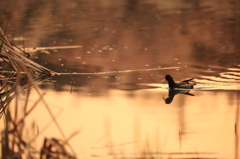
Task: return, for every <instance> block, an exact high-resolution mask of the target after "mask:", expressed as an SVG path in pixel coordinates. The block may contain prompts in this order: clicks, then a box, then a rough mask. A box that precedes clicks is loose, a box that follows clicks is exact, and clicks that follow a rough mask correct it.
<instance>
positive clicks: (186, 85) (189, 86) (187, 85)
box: [164, 75, 196, 89]
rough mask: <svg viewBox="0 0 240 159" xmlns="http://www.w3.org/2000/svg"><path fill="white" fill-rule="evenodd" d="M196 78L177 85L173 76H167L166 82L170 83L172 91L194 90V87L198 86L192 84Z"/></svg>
mask: <svg viewBox="0 0 240 159" xmlns="http://www.w3.org/2000/svg"><path fill="white" fill-rule="evenodd" d="M193 79H194V78H191V79H188V80H184V81H181V82H180V83H175V82H174V80H173V78H172V76H170V75H165V78H164V80H167V81H168V86H169V88H170V89H174V88H183V89H193V86H194V85H196V83H190V82H191V81H192V80H193Z"/></svg>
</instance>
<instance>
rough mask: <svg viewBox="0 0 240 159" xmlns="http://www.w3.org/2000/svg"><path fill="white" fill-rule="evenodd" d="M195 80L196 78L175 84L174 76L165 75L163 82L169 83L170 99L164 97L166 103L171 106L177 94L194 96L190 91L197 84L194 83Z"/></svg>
mask: <svg viewBox="0 0 240 159" xmlns="http://www.w3.org/2000/svg"><path fill="white" fill-rule="evenodd" d="M193 79H194V78H191V79H188V80H184V81H181V82H180V83H175V82H174V80H173V78H172V76H170V75H165V77H164V79H163V81H167V82H168V86H169V92H168V97H167V98H164V96H163V100H164V101H165V103H166V104H170V103H171V102H172V101H173V98H174V96H175V95H177V94H185V95H190V96H194V95H193V94H191V93H189V92H190V90H191V89H193V87H194V85H196V83H195V82H193Z"/></svg>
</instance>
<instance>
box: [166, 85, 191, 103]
mask: <svg viewBox="0 0 240 159" xmlns="http://www.w3.org/2000/svg"><path fill="white" fill-rule="evenodd" d="M190 91H191V90H178V89H173V88H170V89H169V91H168V97H167V98H165V97H164V96H163V98H162V99H163V100H164V101H165V103H166V104H170V103H171V102H172V101H173V98H174V96H175V95H177V94H184V95H189V96H194V94H191V93H189V92H190Z"/></svg>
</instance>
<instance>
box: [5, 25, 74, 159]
mask: <svg viewBox="0 0 240 159" xmlns="http://www.w3.org/2000/svg"><path fill="white" fill-rule="evenodd" d="M55 75H56V72H54V71H51V70H49V69H47V68H45V67H43V66H41V65H39V64H37V63H35V62H33V61H32V60H30V59H29V58H28V53H26V52H25V51H24V50H21V49H20V48H18V47H17V46H15V45H13V44H12V43H10V42H9V40H8V39H7V38H6V36H5V33H4V32H3V30H2V29H1V28H0V85H1V88H0V119H2V120H3V121H4V128H3V130H1V131H0V134H1V153H0V155H1V158H10V159H11V158H14V159H16V158H17V159H18V158H19V159H21V158H40V159H48V158H76V157H75V155H74V152H73V151H72V152H71V153H70V152H69V151H68V150H69V149H70V150H72V148H71V146H70V145H69V144H68V140H69V139H70V138H71V137H73V136H74V135H76V134H77V133H76V132H75V133H74V134H73V135H71V136H70V138H66V137H65V136H64V134H63V132H62V130H61V129H60V126H59V124H58V123H57V121H56V119H55V117H54V116H53V115H52V113H51V110H50V109H49V108H48V105H47V104H46V102H45V101H44V99H43V95H44V94H41V93H40V92H39V90H38V88H37V87H36V85H37V84H38V83H40V82H43V81H46V80H48V79H50V78H51V77H53V76H55ZM31 88H34V89H35V90H36V91H37V92H38V94H39V99H38V100H37V101H36V102H35V103H34V104H33V105H30V104H29V96H30V93H31V90H32V89H31ZM22 92H25V96H24V99H23V97H22ZM13 99H14V101H15V102H14V105H13ZM40 101H42V102H44V104H45V106H46V108H47V109H48V111H49V114H50V115H51V117H52V120H53V121H54V122H55V124H56V125H57V126H58V128H59V131H61V133H62V134H63V136H64V139H63V140H60V139H56V138H45V139H44V141H43V145H42V148H41V149H40V150H37V149H36V148H35V147H34V146H35V145H34V141H35V140H36V138H37V137H38V135H39V134H38V133H39V131H38V127H37V126H36V124H35V123H34V124H33V126H32V128H31V130H30V131H32V132H34V133H33V134H34V136H33V137H32V138H31V139H26V138H24V134H26V133H28V131H27V128H26V125H25V122H26V118H27V117H28V116H29V114H31V112H32V111H33V110H34V108H36V107H37V105H38V103H39V102H40ZM10 103H11V106H14V107H13V109H10V108H9V106H10ZM20 103H21V104H20ZM20 112H21V113H22V114H23V115H22V116H21V117H20V115H19V114H20Z"/></svg>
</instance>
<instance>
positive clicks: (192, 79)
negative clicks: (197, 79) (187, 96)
mask: <svg viewBox="0 0 240 159" xmlns="http://www.w3.org/2000/svg"><path fill="white" fill-rule="evenodd" d="M193 79H194V78H191V79H188V80H184V81H182V82H186V83H188V82H189V81H191V80H193Z"/></svg>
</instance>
